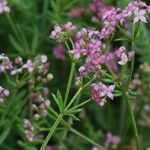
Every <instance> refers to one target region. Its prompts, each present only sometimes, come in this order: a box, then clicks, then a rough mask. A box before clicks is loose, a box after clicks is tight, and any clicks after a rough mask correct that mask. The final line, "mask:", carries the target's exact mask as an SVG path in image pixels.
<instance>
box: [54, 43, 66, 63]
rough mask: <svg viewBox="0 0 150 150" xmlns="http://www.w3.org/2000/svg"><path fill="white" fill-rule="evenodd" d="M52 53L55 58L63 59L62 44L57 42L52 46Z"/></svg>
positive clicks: (63, 49)
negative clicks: (55, 45)
mask: <svg viewBox="0 0 150 150" xmlns="http://www.w3.org/2000/svg"><path fill="white" fill-rule="evenodd" d="M53 54H54V56H55V57H56V58H57V59H61V60H64V59H65V48H64V45H63V44H58V45H57V47H54V49H53Z"/></svg>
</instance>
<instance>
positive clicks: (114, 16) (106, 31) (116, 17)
mask: <svg viewBox="0 0 150 150" xmlns="http://www.w3.org/2000/svg"><path fill="white" fill-rule="evenodd" d="M121 19H122V15H121V10H120V9H116V8H112V9H111V10H108V11H107V12H105V14H104V15H103V18H102V20H103V28H102V30H101V35H100V38H101V39H105V38H108V37H109V36H110V35H112V34H113V33H114V32H115V29H116V26H117V24H118V23H119V22H120V20H121Z"/></svg>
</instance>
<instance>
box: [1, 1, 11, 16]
mask: <svg viewBox="0 0 150 150" xmlns="http://www.w3.org/2000/svg"><path fill="white" fill-rule="evenodd" d="M9 11H10V8H9V7H8V6H7V0H0V14H2V13H5V12H9Z"/></svg>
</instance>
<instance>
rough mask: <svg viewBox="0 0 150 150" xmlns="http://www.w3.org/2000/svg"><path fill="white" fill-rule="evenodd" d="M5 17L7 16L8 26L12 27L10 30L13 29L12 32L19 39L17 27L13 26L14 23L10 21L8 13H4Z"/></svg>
mask: <svg viewBox="0 0 150 150" xmlns="http://www.w3.org/2000/svg"><path fill="white" fill-rule="evenodd" d="M6 18H7V20H8V22H9V23H10V26H11V28H12V30H13V32H14V34H15V36H16V38H17V40H18V41H20V36H19V34H18V31H17V29H16V27H15V24H14V22H13V21H12V19H11V17H10V15H9V14H6Z"/></svg>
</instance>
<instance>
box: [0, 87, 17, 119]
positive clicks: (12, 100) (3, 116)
mask: <svg viewBox="0 0 150 150" xmlns="http://www.w3.org/2000/svg"><path fill="white" fill-rule="evenodd" d="M17 91H18V89H15V90H14V95H13V96H12V99H11V101H10V102H9V104H8V105H7V108H6V110H5V112H4V113H3V115H2V117H1V120H0V122H3V120H4V118H5V117H6V115H7V114H8V113H9V110H10V108H11V106H12V104H13V102H14V98H15V96H16V94H17Z"/></svg>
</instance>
